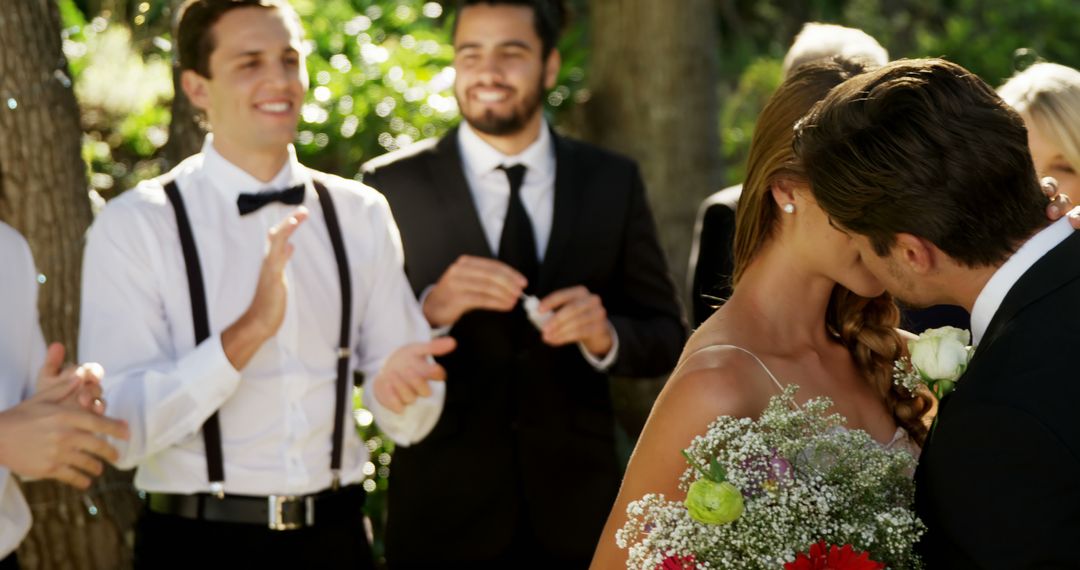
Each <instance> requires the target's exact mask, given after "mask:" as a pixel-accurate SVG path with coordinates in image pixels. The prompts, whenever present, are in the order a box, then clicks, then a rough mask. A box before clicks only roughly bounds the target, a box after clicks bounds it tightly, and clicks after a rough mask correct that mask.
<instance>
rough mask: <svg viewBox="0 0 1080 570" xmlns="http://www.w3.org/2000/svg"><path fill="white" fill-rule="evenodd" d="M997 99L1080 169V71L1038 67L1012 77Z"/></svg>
mask: <svg viewBox="0 0 1080 570" xmlns="http://www.w3.org/2000/svg"><path fill="white" fill-rule="evenodd" d="M998 95H1000V96H1001V98H1002V99H1004V100H1005V102H1006V103H1008V104H1009V105H1012V107H1013V108H1014V109H1016V110H1017V112H1019V113H1020V114H1021V115H1022V116H1023V117H1024V120H1030V121H1031V122H1032V123H1033V124H1034V126H1035V128H1036V129H1038V131H1039V133H1040V134H1042V135H1043V136H1045V137H1046V138H1047V140H1048V142H1050V143H1051V144H1053V145H1054V146H1056V147H1058V148H1060V149H1061V153H1062V155H1063V156H1064V157H1065V160H1066V161H1068V162H1069V164H1070V165H1071V166H1072V167H1073V168H1080V71H1077V70H1075V69H1073V68H1071V67H1066V66H1064V65H1058V64H1056V63H1036V64H1035V65H1032V66H1031V67H1029V68H1027V69H1025V70H1024V71H1022V72H1020V73H1017V74H1016V75H1014V76H1012V77H1011V78H1010V79H1009V80H1008V81H1007V82H1006V83H1005V85H1002V86H1001V87H1000V88H999V89H998Z"/></svg>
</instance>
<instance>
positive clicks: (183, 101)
mask: <svg viewBox="0 0 1080 570" xmlns="http://www.w3.org/2000/svg"><path fill="white" fill-rule="evenodd" d="M205 136H206V131H205V130H204V129H203V128H202V124H201V123H200V122H199V119H198V115H197V109H195V106H194V105H192V104H191V101H188V98H187V95H184V91H183V89H181V88H180V72H179V71H177V70H176V69H175V68H174V69H173V102H172V119H171V120H170V121H169V142H167V143H165V149H164V157H165V168H167V169H168V168H172V167H174V166H176V165H177V164H178V163H179V162H180V161H182V160H184V159H185V158H187V157H189V156H191V155H193V154H195V153H197V152H199V151H200V150H201V149H202V144H203V138H204V137H205Z"/></svg>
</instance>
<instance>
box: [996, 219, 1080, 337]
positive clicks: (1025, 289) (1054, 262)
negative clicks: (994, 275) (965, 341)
mask: <svg viewBox="0 0 1080 570" xmlns="http://www.w3.org/2000/svg"><path fill="white" fill-rule="evenodd" d="M1077 259H1080V234H1077V233H1073V235H1071V236H1069V237H1068V238H1066V239H1065V241H1063V242H1061V243H1060V244H1058V245H1057V247H1055V248H1054V249H1052V250H1050V251H1049V252H1048V253H1047V254H1046V255H1044V256H1043V257H1042V259H1040V260H1039V261H1037V262H1035V265H1032V266H1031V269H1028V270H1027V272H1026V273H1024V274H1023V275H1022V276H1021V277H1020V279H1019V280H1018V281H1017V282H1016V285H1013V288H1012V289H1010V290H1009V292H1008V294H1006V295H1005V299H1003V300H1002V302H1001V306H1000V307H999V308H998V310H997V312H996V313H994V317H993V318H992V319H991V320H990V325H989V326H987V328H986V335H985V336H984V337H983V341H982V343H980V344H981V345H980V347H979V349H980V350H983V351H985V350H986V349H988V348H989V347H990V345H991V344H993V342H994V341H995V340H996V339H997V337H998V335H1000V334H1001V331H1002V330H1003V329H1004V327H1005V325H1006V324H1008V323H1009V321H1011V320H1012V319H1013V317H1015V316H1016V315H1017V313H1019V312H1020V311H1022V310H1023V309H1024V307H1027V306H1028V305H1030V304H1031V303H1034V302H1035V301H1038V300H1039V299H1042V298H1043V297H1045V296H1047V295H1049V294H1051V293H1053V292H1054V291H1056V290H1058V289H1060V288H1061V287H1063V286H1065V285H1066V284H1067V283H1069V282H1071V281H1075V280H1076V279H1080V264H1078V263H1077V262H1076V260H1077ZM975 354H976V356H977V355H978V354H979V350H976V351H975Z"/></svg>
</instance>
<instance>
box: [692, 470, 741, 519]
mask: <svg viewBox="0 0 1080 570" xmlns="http://www.w3.org/2000/svg"><path fill="white" fill-rule="evenodd" d="M686 508H687V509H688V510H689V511H690V516H691V517H692V518H693V519H694V520H696V521H698V522H701V523H705V524H728V523H730V522H732V521H734V520H735V519H737V518H739V517H740V516H742V513H743V496H742V493H740V492H739V489H738V488H737V487H735V485H732V484H731V483H728V482H726V481H724V482H721V483H717V482H715V481H710V480H708V479H698V480H697V481H694V482H693V484H691V485H690V492H688V493H687V494H686Z"/></svg>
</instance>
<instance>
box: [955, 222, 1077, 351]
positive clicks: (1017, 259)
mask: <svg viewBox="0 0 1080 570" xmlns="http://www.w3.org/2000/svg"><path fill="white" fill-rule="evenodd" d="M1072 233H1073V228H1072V226H1071V225H1070V224H1069V220H1068V219H1067V218H1062V219H1060V220H1058V221H1056V222H1054V223H1052V224H1050V225H1049V226H1047V227H1046V228H1044V229H1043V230H1041V231H1039V233H1037V234H1035V235H1034V236H1032V237H1031V239H1029V240H1028V241H1027V242H1025V243H1024V245H1022V246H1020V249H1017V250H1016V253H1014V254H1013V255H1012V257H1010V258H1009V259H1008V260H1007V261H1005V263H1004V264H1002V266H1001V267H999V268H998V270H997V271H995V272H994V274H993V275H992V276H991V277H990V280H989V281H987V282H986V285H985V286H984V287H983V290H982V291H981V292H980V293H979V296H978V297H977V298H976V299H975V305H974V306H973V307H972V308H971V340H972V342H973V343H974V344H975V345H978V344H979V341H981V340H982V337H983V335H984V334H986V329H987V328H988V327H989V326H990V321H991V320H992V319H993V318H994V314H995V313H997V311H998V308H1000V307H1001V302H1002V301H1004V300H1005V296H1006V295H1008V293H1009V291H1010V290H1011V289H1012V288H1013V286H1014V285H1016V282H1017V281H1019V280H1020V278H1021V277H1023V275H1024V274H1025V273H1027V271H1028V270H1029V269H1031V266H1033V265H1035V263H1036V262H1038V261H1039V260H1040V259H1042V257H1043V256H1044V255H1046V254H1047V253H1049V252H1050V250H1052V249H1054V248H1055V247H1057V245H1058V244H1060V243H1061V242H1063V241H1065V239H1066V238H1068V237H1069V236H1070V235H1072Z"/></svg>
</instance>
